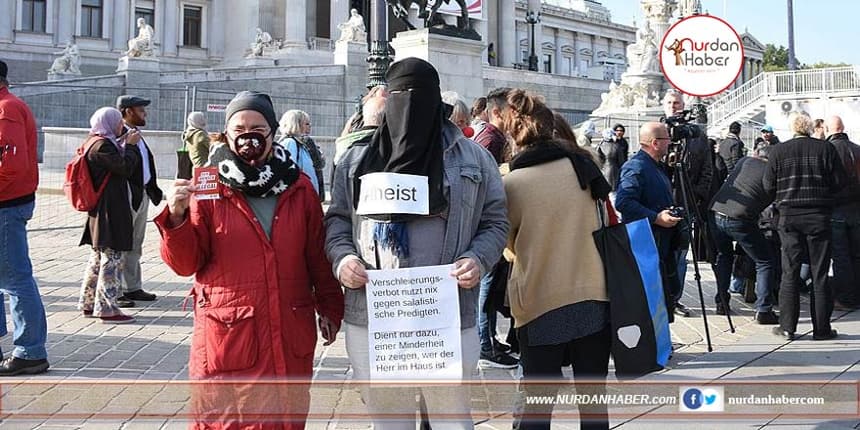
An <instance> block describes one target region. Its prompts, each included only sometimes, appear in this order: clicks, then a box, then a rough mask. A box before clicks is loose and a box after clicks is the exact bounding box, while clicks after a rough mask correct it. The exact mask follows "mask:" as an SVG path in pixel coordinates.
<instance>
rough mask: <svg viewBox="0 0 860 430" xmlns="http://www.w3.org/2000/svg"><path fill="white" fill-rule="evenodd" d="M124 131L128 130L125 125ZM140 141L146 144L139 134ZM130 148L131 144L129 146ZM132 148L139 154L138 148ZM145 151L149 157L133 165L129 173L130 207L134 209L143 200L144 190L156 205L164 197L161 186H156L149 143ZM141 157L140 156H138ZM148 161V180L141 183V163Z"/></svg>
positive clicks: (153, 163)
mask: <svg viewBox="0 0 860 430" xmlns="http://www.w3.org/2000/svg"><path fill="white" fill-rule="evenodd" d="M125 129H126V132H127V131H128V127H125ZM140 140H141V142H143V144H145V145H146V141H145V140H144V139H143V137H142V136H141V138H140ZM129 148H131V146H129ZM134 149H135V150H136V151H137V153H138V155H140V148H139V147H137V146H135V147H134ZM146 150H147V151H146V152H147V154H148V155H149V157H148V158H149V159H148V160H146V161H143V160H142V161H141V163H138V165H137V167H135V169H134V172H132V174H131V178H129V183H130V184H131V207H132V208H133V209H134V210H137V209H138V208H140V203H141V202H142V201H143V194H144V192H145V193H146V195H147V196H148V197H149V201H151V202H152V204H154V205H158V204H159V203H161V200H162V199H163V198H164V192H163V191H161V188H158V175H157V174H156V172H155V157H154V156H153V155H152V148H150V147H149V145H147V146H146ZM140 158H142V157H140ZM146 162H148V163H149V172H150V173H151V175H150V180H149V183H147V184H144V183H143V163H146Z"/></svg>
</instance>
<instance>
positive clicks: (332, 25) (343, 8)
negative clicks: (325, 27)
mask: <svg viewBox="0 0 860 430" xmlns="http://www.w3.org/2000/svg"><path fill="white" fill-rule="evenodd" d="M329 7H330V8H331V13H330V15H329V34H331V40H337V39H338V38H339V37H340V30H339V29H338V28H337V26H338V24H341V23H344V22H346V21H347V20H348V19H349V16H350V15H349V0H329ZM359 13H361V12H359ZM365 18H366V17H365Z"/></svg>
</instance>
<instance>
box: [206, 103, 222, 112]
mask: <svg viewBox="0 0 860 430" xmlns="http://www.w3.org/2000/svg"><path fill="white" fill-rule="evenodd" d="M226 110H227V105H219V104H213V103H209V104H207V105H206V112H225V111H226Z"/></svg>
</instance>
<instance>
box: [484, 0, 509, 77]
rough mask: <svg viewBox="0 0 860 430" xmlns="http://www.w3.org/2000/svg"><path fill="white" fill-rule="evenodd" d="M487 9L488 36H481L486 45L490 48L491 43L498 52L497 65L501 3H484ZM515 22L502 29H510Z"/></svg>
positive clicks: (497, 52)
mask: <svg viewBox="0 0 860 430" xmlns="http://www.w3.org/2000/svg"><path fill="white" fill-rule="evenodd" d="M484 5H485V7H486V11H485V12H484V19H485V20H486V34H481V38H483V40H484V43H486V44H487V46H489V45H490V44H491V43H492V44H493V49H494V50H495V51H496V65H497V66H498V65H499V64H500V63H499V51H500V49H501V46H499V2H498V1H497V0H493V1H489V2H485V3H484ZM511 24H513V22H511V23H508V24H507V25H503V26H502V28H508V29H510V25H511Z"/></svg>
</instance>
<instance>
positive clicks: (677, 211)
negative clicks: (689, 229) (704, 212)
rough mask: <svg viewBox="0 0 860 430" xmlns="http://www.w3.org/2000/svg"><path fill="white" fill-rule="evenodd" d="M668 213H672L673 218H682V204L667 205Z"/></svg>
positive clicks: (684, 213)
mask: <svg viewBox="0 0 860 430" xmlns="http://www.w3.org/2000/svg"><path fill="white" fill-rule="evenodd" d="M669 215H672V216H673V217H675V218H684V215H686V211H684V207H683V206H669Z"/></svg>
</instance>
